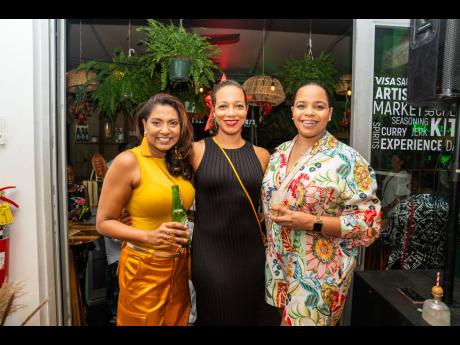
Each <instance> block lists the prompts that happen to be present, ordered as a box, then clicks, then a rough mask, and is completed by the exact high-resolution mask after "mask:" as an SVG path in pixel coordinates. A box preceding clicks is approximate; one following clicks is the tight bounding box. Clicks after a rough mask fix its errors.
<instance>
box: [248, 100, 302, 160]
mask: <svg viewBox="0 0 460 345" xmlns="http://www.w3.org/2000/svg"><path fill="white" fill-rule="evenodd" d="M257 109H258V108H256V114H257V113H258V112H257ZM257 118H258V115H256V120H257ZM296 135H297V128H296V127H295V125H294V123H293V122H292V114H291V109H290V108H289V107H288V106H287V105H286V104H285V103H283V104H281V105H279V106H278V107H274V108H273V110H272V112H271V113H270V114H269V115H268V116H264V118H263V123H262V124H260V123H258V144H259V145H260V146H262V147H265V148H266V149H268V150H269V151H272V150H273V149H274V148H275V147H277V146H278V145H279V144H281V143H283V142H285V141H288V140H291V139H292V138H294V137H295V136H296Z"/></svg>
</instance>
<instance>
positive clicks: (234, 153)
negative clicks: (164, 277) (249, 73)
mask: <svg viewBox="0 0 460 345" xmlns="http://www.w3.org/2000/svg"><path fill="white" fill-rule="evenodd" d="M212 103H213V111H214V114H215V115H214V121H215V124H216V127H217V128H215V129H216V130H217V134H216V135H215V136H214V138H212V137H208V138H205V139H203V140H201V141H198V142H195V143H194V147H193V150H194V161H193V167H194V170H195V191H196V192H195V202H196V218H195V224H194V236H193V244H192V282H193V285H194V287H195V290H196V303H197V321H196V324H197V325H270V324H271V325H279V320H280V318H279V315H278V312H277V311H276V309H274V308H273V307H271V306H269V305H268V304H266V303H265V301H264V264H265V253H264V247H263V243H262V238H261V234H260V232H259V228H258V224H257V220H256V218H255V216H254V213H253V210H252V208H251V205H250V203H249V200H248V199H247V197H246V195H245V193H244V191H243V189H242V187H241V185H240V183H239V182H238V180H237V177H236V175H235V173H234V172H233V170H232V168H231V166H230V163H229V162H228V160H227V159H226V157H225V156H224V154H223V152H222V151H221V150H220V148H219V147H218V146H217V144H216V143H215V142H214V140H213V139H215V140H216V141H217V142H218V143H219V144H220V145H221V146H222V148H223V149H224V150H225V152H226V153H227V155H228V156H229V158H230V159H231V161H232V163H233V165H234V166H235V168H236V170H237V172H238V174H239V176H240V178H241V180H242V182H243V184H244V185H245V188H246V190H247V191H248V193H249V195H250V196H251V199H252V201H253V203H254V207H255V208H256V209H258V206H259V199H260V187H261V183H262V178H263V174H264V171H265V168H266V166H267V163H268V160H269V157H270V154H269V153H268V151H267V150H265V149H263V148H261V147H257V146H254V145H252V144H251V143H250V142H247V141H245V140H244V139H243V137H242V136H241V131H242V127H243V125H244V123H245V121H246V117H247V111H248V105H247V103H246V95H245V92H244V90H243V88H242V87H241V85H240V84H238V83H237V82H235V81H232V80H227V81H223V82H220V83H219V84H216V86H215V87H214V89H213V91H212Z"/></svg>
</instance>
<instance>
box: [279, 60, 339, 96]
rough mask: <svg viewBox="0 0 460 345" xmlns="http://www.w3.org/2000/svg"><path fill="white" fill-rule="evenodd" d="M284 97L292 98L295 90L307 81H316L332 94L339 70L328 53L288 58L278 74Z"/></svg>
mask: <svg viewBox="0 0 460 345" xmlns="http://www.w3.org/2000/svg"><path fill="white" fill-rule="evenodd" d="M279 77H280V79H281V83H282V84H283V87H284V92H285V93H286V97H287V98H289V99H292V97H294V94H295V92H296V90H297V89H298V88H299V87H300V86H301V85H302V84H305V83H306V82H308V81H316V82H319V83H321V84H322V85H324V87H325V88H326V89H327V90H328V91H329V92H330V94H331V95H332V94H334V90H335V86H336V84H337V81H338V80H339V72H338V71H337V69H336V68H335V66H334V61H333V59H332V57H331V56H330V55H329V54H325V53H321V54H320V56H319V57H317V58H314V59H312V58H310V57H309V56H308V54H305V56H304V57H303V58H302V59H294V58H288V60H287V62H286V63H285V64H284V66H283V67H282V68H281V72H280V74H279Z"/></svg>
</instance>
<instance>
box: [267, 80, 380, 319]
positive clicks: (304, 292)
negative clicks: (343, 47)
mask: <svg viewBox="0 0 460 345" xmlns="http://www.w3.org/2000/svg"><path fill="white" fill-rule="evenodd" d="M330 104H331V96H330V94H329V93H328V92H327V91H326V89H325V88H324V87H323V86H322V85H321V84H320V83H318V82H307V83H305V84H304V85H302V86H300V87H299V88H298V89H297V92H296V93H295V97H294V102H293V105H292V107H291V111H292V120H293V122H294V125H295V126H296V128H297V130H298V134H297V135H296V136H295V137H294V139H292V140H290V141H287V142H285V143H283V144H281V145H280V146H278V147H277V149H276V150H275V152H274V153H273V154H272V155H271V157H270V162H269V164H268V168H267V170H266V173H265V176H264V179H263V183H262V202H263V209H264V214H265V217H266V220H265V221H266V225H267V239H268V247H267V260H266V271H265V285H266V296H265V297H266V301H267V302H268V303H269V304H271V305H273V306H276V307H277V308H279V309H280V311H282V323H281V325H302V326H307V325H315V326H316V325H317V326H333V325H336V324H337V323H338V321H339V319H340V317H341V314H342V311H343V308H344V306H345V300H346V295H347V292H348V289H349V287H350V284H351V281H352V277H353V269H354V267H355V266H356V261H357V255H358V248H359V247H362V246H368V245H370V244H371V243H372V242H373V241H374V240H375V239H376V238H377V237H378V236H379V232H380V218H381V215H380V201H379V199H378V198H377V196H376V189H377V183H376V179H375V173H374V171H373V169H372V168H371V167H370V166H369V164H368V163H367V162H366V160H365V159H364V158H363V157H362V156H361V155H360V154H359V153H358V152H356V151H355V150H354V149H353V148H351V147H349V146H347V145H345V144H343V143H341V142H340V141H338V140H337V139H336V138H335V137H334V136H332V135H331V134H330V133H329V132H328V131H327V130H326V126H327V124H328V122H329V121H330V120H331V116H332V110H333V109H332V107H331V105H330Z"/></svg>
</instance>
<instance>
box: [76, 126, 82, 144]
mask: <svg viewBox="0 0 460 345" xmlns="http://www.w3.org/2000/svg"><path fill="white" fill-rule="evenodd" d="M76 139H77V141H81V130H80V127H77V135H76Z"/></svg>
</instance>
